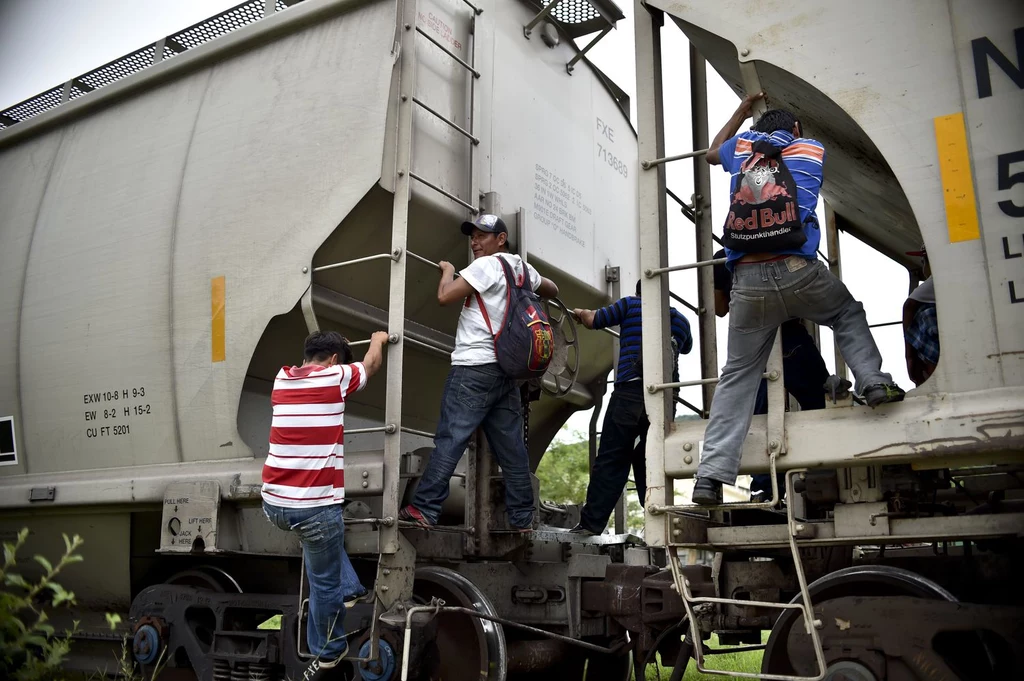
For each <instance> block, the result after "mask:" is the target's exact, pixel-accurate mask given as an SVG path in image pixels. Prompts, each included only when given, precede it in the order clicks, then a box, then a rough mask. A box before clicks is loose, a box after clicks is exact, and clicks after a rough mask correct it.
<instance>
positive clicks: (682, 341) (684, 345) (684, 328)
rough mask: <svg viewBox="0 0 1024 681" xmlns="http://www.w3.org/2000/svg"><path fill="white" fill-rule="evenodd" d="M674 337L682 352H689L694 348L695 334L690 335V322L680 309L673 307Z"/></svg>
mask: <svg viewBox="0 0 1024 681" xmlns="http://www.w3.org/2000/svg"><path fill="white" fill-rule="evenodd" d="M672 337H673V338H675V340H676V345H678V346H679V352H680V354H683V355H685V354H687V353H688V352H690V350H692V349H693V336H692V335H690V322H688V321H686V317H684V316H683V315H682V314H680V312H679V311H678V310H676V309H675V308H672Z"/></svg>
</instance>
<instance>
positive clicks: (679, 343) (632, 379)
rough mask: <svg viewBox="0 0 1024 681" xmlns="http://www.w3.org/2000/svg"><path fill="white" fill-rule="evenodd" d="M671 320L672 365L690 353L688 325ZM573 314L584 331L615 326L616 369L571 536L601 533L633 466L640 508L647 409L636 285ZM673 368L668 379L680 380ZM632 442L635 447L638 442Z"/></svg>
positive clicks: (678, 317) (680, 318) (676, 318)
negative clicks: (595, 307)
mask: <svg viewBox="0 0 1024 681" xmlns="http://www.w3.org/2000/svg"><path fill="white" fill-rule="evenodd" d="M670 312H671V316H672V329H671V335H670V339H671V343H672V348H673V350H674V355H673V363H674V364H677V363H678V355H680V354H684V355H685V354H686V353H688V352H690V350H691V349H692V348H693V337H692V336H691V335H690V324H689V322H687V321H686V318H685V317H683V315H681V314H680V313H679V311H678V310H676V309H675V308H672V309H671V310H670ZM573 315H574V316H575V317H576V318H577V319H579V320H580V322H582V323H583V325H584V326H586V327H587V328H588V329H606V328H608V327H611V326H618V327H619V366H618V371H617V372H616V376H615V388H614V389H613V390H612V396H611V399H610V400H609V402H608V409H607V411H605V414H604V425H602V426H601V445H600V448H599V449H598V451H597V459H596V460H595V461H594V469H593V470H592V471H591V472H590V484H589V485H587V503H586V504H585V505H584V506H583V510H582V512H581V513H580V524H579V525H577V526H576V527H574V528H573V530H572V531H573V532H581V533H583V534H601V533H602V532H604V528H605V526H606V525H607V524H608V518H609V517H611V514H612V510H613V509H614V508H615V504H616V502H618V500H619V495H621V494H622V490H623V488H624V487H625V486H626V481H627V480H628V479H629V468H630V466H632V467H633V478H634V479H635V480H636V493H637V496H638V497H640V505H641V506H642V505H643V503H644V494H645V493H646V489H647V462H646V459H645V455H646V448H647V427H648V426H649V425H650V423H649V422H648V420H647V410H646V408H645V407H644V389H643V353H642V347H641V345H642V343H641V341H642V338H643V336H642V328H641V324H640V282H639V281H638V282H636V295H635V296H626V297H625V298H621V299H619V300H617V301H615V302H614V303H612V304H611V305H609V306H608V307H602V308H601V309H600V310H581V309H576V310H573ZM678 372H679V370H678V368H676V369H675V370H674V371H673V374H674V376H673V380H679V376H678ZM637 438H639V439H640V442H639V443H637Z"/></svg>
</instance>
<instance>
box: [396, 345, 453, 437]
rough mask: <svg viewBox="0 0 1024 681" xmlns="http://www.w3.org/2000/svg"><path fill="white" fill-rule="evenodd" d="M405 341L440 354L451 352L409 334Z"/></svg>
mask: <svg viewBox="0 0 1024 681" xmlns="http://www.w3.org/2000/svg"><path fill="white" fill-rule="evenodd" d="M405 342H406V343H411V344H413V345H418V346H419V347H421V348H427V349H428V350H433V351H435V352H437V353H440V354H442V355H446V356H447V355H450V354H452V351H451V350H450V349H449V348H446V347H443V346H441V345H434V344H432V343H427V342H426V341H421V340H419V339H418V338H413V337H412V336H409V335H406V336H405ZM431 437H433V436H431Z"/></svg>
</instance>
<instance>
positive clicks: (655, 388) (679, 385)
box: [647, 371, 779, 395]
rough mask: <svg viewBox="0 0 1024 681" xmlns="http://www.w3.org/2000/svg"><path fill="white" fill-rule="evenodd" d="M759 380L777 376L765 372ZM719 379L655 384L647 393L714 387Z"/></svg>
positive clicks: (772, 372) (771, 379) (773, 373)
mask: <svg viewBox="0 0 1024 681" xmlns="http://www.w3.org/2000/svg"><path fill="white" fill-rule="evenodd" d="M761 378H767V379H768V380H769V381H777V380H778V378H779V375H778V373H777V372H774V371H766V372H765V373H763V374H761ZM720 380H721V379H720V378H701V379H698V380H695V381H676V382H675V383H655V384H654V385H649V386H647V392H649V393H651V394H652V395H653V394H654V393H656V392H658V391H659V390H668V389H670V388H671V389H673V390H674V389H676V388H692V387H693V386H695V385H714V384H716V383H718V381H720Z"/></svg>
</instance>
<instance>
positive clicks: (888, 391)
mask: <svg viewBox="0 0 1024 681" xmlns="http://www.w3.org/2000/svg"><path fill="white" fill-rule="evenodd" d="M904 395H906V393H905V392H903V390H901V389H900V387H899V386H898V385H896V384H895V383H877V384H875V385H869V386H868V387H867V388H865V389H864V396H863V397H864V401H865V402H867V405H868V406H869V407H877V406H878V405H880V404H885V403H886V402H902V401H903V396H904Z"/></svg>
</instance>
